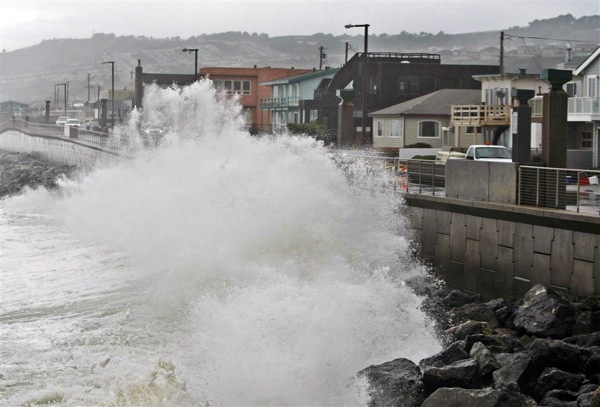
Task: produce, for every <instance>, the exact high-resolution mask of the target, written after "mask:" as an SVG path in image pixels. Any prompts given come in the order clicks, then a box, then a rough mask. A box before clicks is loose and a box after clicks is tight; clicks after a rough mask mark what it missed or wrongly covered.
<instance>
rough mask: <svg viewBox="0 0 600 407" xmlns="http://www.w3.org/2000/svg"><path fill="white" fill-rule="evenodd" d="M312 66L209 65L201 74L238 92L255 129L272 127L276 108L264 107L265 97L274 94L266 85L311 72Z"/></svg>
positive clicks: (249, 122)
mask: <svg viewBox="0 0 600 407" xmlns="http://www.w3.org/2000/svg"><path fill="white" fill-rule="evenodd" d="M310 71H311V70H309V69H295V68H271V67H268V66H267V67H263V68H258V67H256V66H254V67H253V68H223V67H207V68H201V69H200V72H199V74H200V76H201V77H205V78H209V79H210V80H212V81H213V82H214V85H215V87H216V88H217V89H218V90H222V91H224V92H226V93H228V94H232V95H233V94H237V95H239V97H240V103H241V104H242V106H243V107H244V112H245V115H246V120H247V123H248V125H249V126H250V127H251V128H252V129H255V130H270V128H271V123H272V117H271V114H272V111H271V110H269V109H265V110H263V109H262V107H261V103H260V101H261V100H266V99H269V98H271V97H272V96H273V95H272V93H271V92H272V88H271V86H269V85H263V83H265V82H269V81H272V80H275V79H279V78H284V77H289V76H292V75H298V74H302V73H306V72H310Z"/></svg>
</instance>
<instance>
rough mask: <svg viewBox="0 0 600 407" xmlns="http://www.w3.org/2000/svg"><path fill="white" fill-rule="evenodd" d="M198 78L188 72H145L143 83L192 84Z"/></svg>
mask: <svg viewBox="0 0 600 407" xmlns="http://www.w3.org/2000/svg"><path fill="white" fill-rule="evenodd" d="M195 80H196V78H195V76H194V75H188V74H169V73H143V74H142V82H143V83H147V84H150V83H156V84H157V85H167V86H168V85H172V84H174V83H176V84H177V85H190V84H192V83H194V81H195Z"/></svg>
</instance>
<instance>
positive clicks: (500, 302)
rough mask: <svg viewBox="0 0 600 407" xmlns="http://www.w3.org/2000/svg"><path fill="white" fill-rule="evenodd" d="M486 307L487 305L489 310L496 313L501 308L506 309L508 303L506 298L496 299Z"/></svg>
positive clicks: (487, 303)
mask: <svg viewBox="0 0 600 407" xmlns="http://www.w3.org/2000/svg"><path fill="white" fill-rule="evenodd" d="M485 305H487V306H488V308H489V309H491V310H492V311H494V312H496V311H498V310H499V309H500V308H504V307H506V306H507V303H506V300H505V299H504V298H496V299H493V300H490V301H488V302H486V303H485Z"/></svg>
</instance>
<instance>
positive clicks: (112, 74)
mask: <svg viewBox="0 0 600 407" xmlns="http://www.w3.org/2000/svg"><path fill="white" fill-rule="evenodd" d="M104 64H111V65H112V66H111V78H112V89H111V93H112V94H111V108H110V117H111V123H112V125H113V127H114V125H115V61H106V62H102V65H104Z"/></svg>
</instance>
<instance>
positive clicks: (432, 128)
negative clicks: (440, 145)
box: [419, 121, 440, 138]
mask: <svg viewBox="0 0 600 407" xmlns="http://www.w3.org/2000/svg"><path fill="white" fill-rule="evenodd" d="M419 137H423V138H435V137H440V124H439V123H438V122H430V121H425V122H420V123H419Z"/></svg>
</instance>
